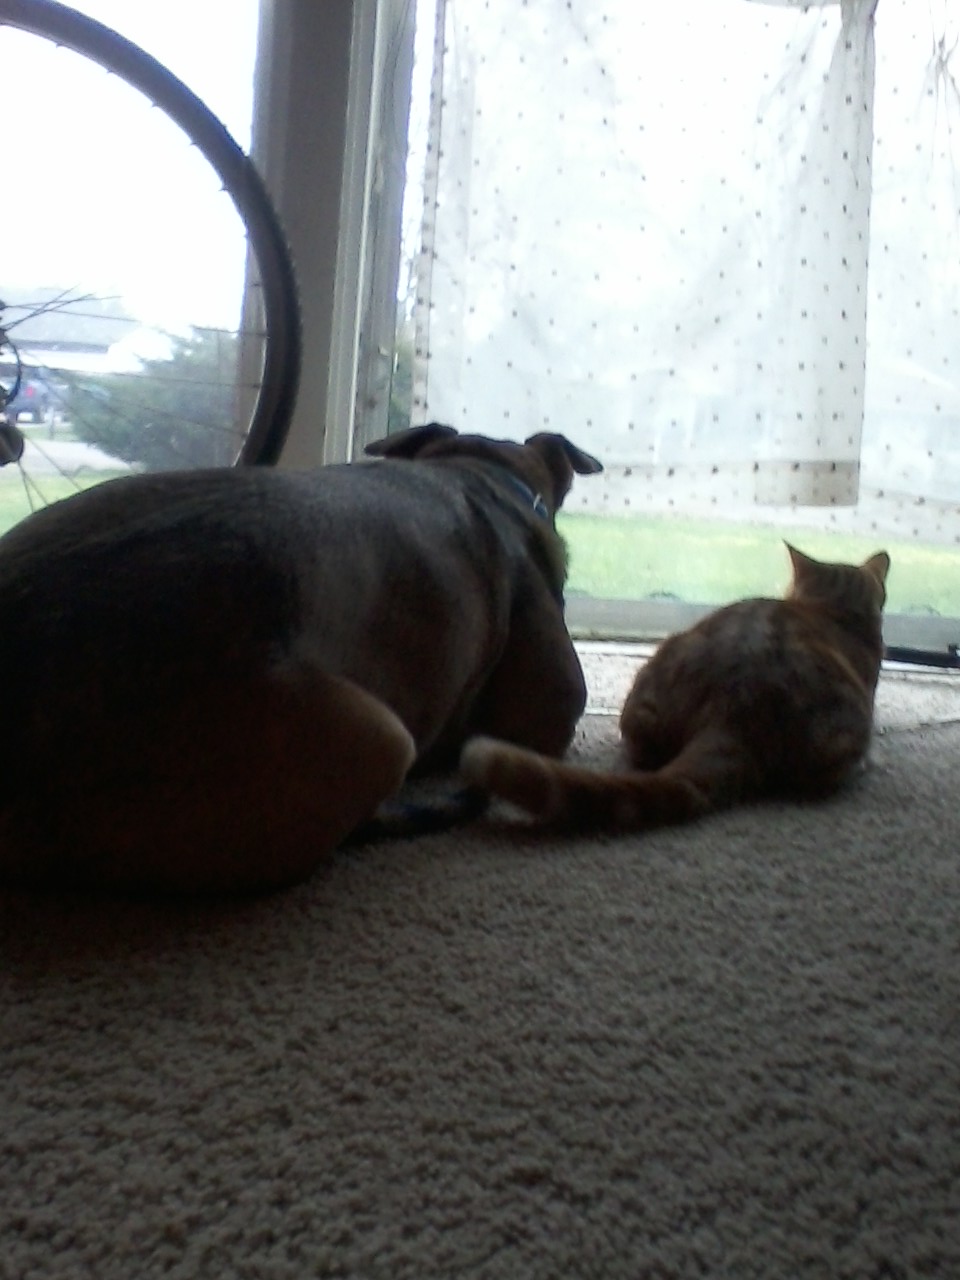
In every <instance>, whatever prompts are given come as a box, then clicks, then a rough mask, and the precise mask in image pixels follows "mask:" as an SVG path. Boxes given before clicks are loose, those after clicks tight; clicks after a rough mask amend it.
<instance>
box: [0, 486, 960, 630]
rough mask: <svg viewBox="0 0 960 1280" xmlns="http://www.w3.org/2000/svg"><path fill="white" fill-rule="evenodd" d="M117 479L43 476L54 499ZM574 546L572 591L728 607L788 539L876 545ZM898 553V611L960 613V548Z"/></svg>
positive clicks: (846, 539) (683, 540)
mask: <svg viewBox="0 0 960 1280" xmlns="http://www.w3.org/2000/svg"><path fill="white" fill-rule="evenodd" d="M107 478H108V476H107V475H106V474H104V473H102V472H97V473H95V472H85V473H83V474H81V475H78V476H77V477H76V478H75V479H70V480H68V479H65V478H63V477H61V476H50V477H43V481H42V483H43V493H44V499H45V500H46V502H52V501H55V500H56V499H58V498H63V497H66V496H67V495H68V494H70V493H73V492H75V491H76V488H77V487H78V486H79V487H80V488H87V487H89V486H90V485H92V484H96V483H97V482H99V481H101V480H105V479H107ZM29 514H30V503H29V501H28V499H27V496H26V493H25V492H24V488H23V484H22V482H21V479H20V475H19V473H18V471H17V469H16V467H6V468H4V469H3V470H0V532H3V531H4V530H6V529H8V528H10V527H11V526H12V525H14V524H16V523H17V521H19V520H22V519H23V518H24V516H27V515H29ZM559 524H560V528H561V531H562V532H563V535H564V537H565V538H566V540H567V544H568V546H569V548H570V562H571V571H570V581H569V584H568V588H567V590H568V594H570V595H575V594H579V595H587V596H593V597H595V598H597V599H606V600H650V599H654V600H658V599H660V600H662V599H674V600H680V601H683V602H685V603H687V604H708V605H712V604H724V603H726V602H727V601H729V600H739V599H743V598H744V597H745V596H755V595H765V596H770V595H774V596H776V595H779V594H780V593H781V592H782V591H783V588H784V586H785V585H786V583H787V582H788V580H789V576H790V571H789V563H788V559H787V553H786V550H785V549H784V546H783V541H784V539H785V538H786V539H788V540H789V541H790V542H793V543H795V544H796V545H797V546H798V547H800V549H801V550H803V551H806V552H808V553H809V554H810V555H812V556H816V557H817V558H818V559H822V560H846V561H860V560H865V559H866V557H867V556H868V555H870V554H871V552H873V551H877V550H879V549H880V548H879V545H878V543H877V541H876V539H872V538H864V537H859V536H857V537H855V536H852V535H851V536H848V535H844V534H836V533H816V532H812V531H811V530H809V529H787V528H782V529H781V528H770V527H765V526H761V525H730V524H724V523H720V522H713V521H708V520H685V519H675V518H670V517H663V518H660V519H657V518H653V517H650V518H646V519H644V518H639V517H632V516H585V515H566V514H564V515H561V517H560V520H559ZM882 545H883V547H884V549H885V550H886V551H888V552H889V553H890V556H891V560H892V568H891V571H890V579H889V582H888V584H887V585H888V593H889V597H888V604H887V610H888V612H890V613H913V614H938V615H940V616H941V617H948V618H955V617H960V548H954V547H945V546H939V545H935V544H931V543H922V542H906V541H893V540H890V539H885V540H882Z"/></svg>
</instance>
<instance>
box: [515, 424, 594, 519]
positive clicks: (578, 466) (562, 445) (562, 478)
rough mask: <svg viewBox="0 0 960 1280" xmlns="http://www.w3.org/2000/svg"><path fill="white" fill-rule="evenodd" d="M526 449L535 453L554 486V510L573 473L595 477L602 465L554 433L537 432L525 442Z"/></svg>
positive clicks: (571, 479) (564, 492)
mask: <svg viewBox="0 0 960 1280" xmlns="http://www.w3.org/2000/svg"><path fill="white" fill-rule="evenodd" d="M525 444H526V446H527V448H529V449H533V450H534V452H535V453H538V454H539V455H540V457H541V459H542V460H543V462H544V463H545V464H546V467H547V470H548V471H549V472H550V476H551V479H552V480H553V482H554V503H553V506H554V509H555V510H556V509H558V508H559V506H560V504H561V502H562V501H563V499H564V498H565V497H566V496H567V493H568V492H569V490H570V485H571V484H572V483H573V474H574V472H576V473H577V475H581V476H592V475H596V474H597V472H598V471H602V470H603V463H602V462H601V461H600V460H599V458H595V457H594V456H593V454H592V453H586V452H585V451H584V450H583V449H578V448H577V446H576V445H575V444H573V443H572V442H571V441H570V440H568V439H567V437H566V436H561V435H558V434H557V433H556V432H554V431H539V432H537V434H536V435H535V436H530V437H529V439H528V440H526V441H525Z"/></svg>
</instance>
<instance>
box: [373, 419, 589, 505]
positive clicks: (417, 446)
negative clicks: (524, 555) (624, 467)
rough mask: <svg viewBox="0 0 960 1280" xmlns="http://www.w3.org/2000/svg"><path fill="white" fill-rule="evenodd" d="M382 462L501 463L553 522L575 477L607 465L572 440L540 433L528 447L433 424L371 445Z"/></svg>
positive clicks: (525, 443)
mask: <svg viewBox="0 0 960 1280" xmlns="http://www.w3.org/2000/svg"><path fill="white" fill-rule="evenodd" d="M366 452H367V453H368V454H371V455H373V456H374V457H378V458H418V459H421V460H425V459H428V458H430V459H436V460H439V459H444V458H448V459H464V460H466V459H472V458H475V459H477V460H478V461H480V462H486V463H490V462H493V463H497V464H498V465H499V466H501V467H504V468H506V470H508V471H509V472H510V473H511V474H512V475H514V476H516V478H517V479H518V480H520V481H521V482H522V483H523V484H524V485H526V486H527V488H529V489H530V491H531V494H533V495H534V496H535V497H536V498H539V499H540V500H541V501H542V502H543V504H544V505H545V506H546V509H547V514H548V516H549V518H550V519H551V520H552V519H553V517H554V516H555V515H556V513H557V511H559V509H560V506H561V504H562V502H563V500H564V498H565V497H566V496H567V494H568V492H569V491H570V486H571V484H572V483H573V477H574V475H575V474H576V475H582V476H585V475H595V474H596V473H597V472H598V471H602V470H603V465H602V463H600V462H599V461H598V460H597V459H596V458H594V457H593V456H592V454H589V453H585V452H584V451H583V449H578V448H577V446H576V445H575V444H572V443H571V442H570V441H569V440H568V439H567V438H566V436H562V435H558V434H557V433H556V432H552V431H539V432H537V434H536V435H532V436H529V437H528V438H527V439H526V440H525V441H524V443H523V444H517V443H515V442H514V441H512V440H493V439H491V438H490V437H489V436H478V435H460V434H459V432H457V431H456V430H455V429H454V428H453V427H445V426H442V425H441V424H440V423H439V422H430V423H428V424H427V425H426V426H423V427H410V428H409V430H407V431H399V432H397V434H396V435H391V436H387V437H386V438H385V439H383V440H375V441H374V442H373V443H372V444H368V445H367V447H366Z"/></svg>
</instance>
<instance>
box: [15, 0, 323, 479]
mask: <svg viewBox="0 0 960 1280" xmlns="http://www.w3.org/2000/svg"><path fill="white" fill-rule="evenodd" d="M0 25H4V26H10V27H16V28H18V29H20V30H22V31H27V32H29V33H31V34H33V35H36V36H40V37H42V38H45V39H47V40H50V41H52V42H53V43H55V44H57V45H62V46H64V47H66V48H68V49H71V50H73V52H75V53H78V54H80V55H81V56H83V57H85V58H88V59H90V61H92V62H95V63H97V64H98V65H99V66H101V67H103V68H104V70H106V71H109V72H112V73H113V74H114V75H116V76H118V77H119V78H120V79H121V80H123V81H124V82H125V83H127V84H128V85H130V86H131V87H132V88H133V89H136V90H138V91H139V92H140V93H142V94H143V95H144V96H145V97H147V98H148V99H149V100H150V101H151V102H152V103H153V105H154V106H155V107H157V108H158V109H159V110H160V111H162V112H163V113H164V114H165V115H166V116H168V117H169V118H170V119H171V120H172V121H173V122H174V123H175V124H176V125H177V126H178V127H179V128H180V129H181V130H182V132H183V133H185V134H186V136H187V138H188V139H189V141H190V142H191V143H192V144H193V145H194V146H195V147H197V149H198V150H199V151H200V152H201V154H202V155H203V156H204V158H205V160H206V161H207V163H208V164H209V165H210V167H211V168H212V169H213V170H214V171H215V172H216V174H217V176H218V177H219V179H220V181H221V183H222V184H223V188H224V190H225V192H226V193H227V195H228V196H229V197H230V199H231V201H232V202H233V205H234V207H235V209H236V210H237V213H238V214H239V216H240V218H241V220H242V222H243V224H244V227H245V229H246V232H247V236H248V242H249V244H250V246H251V248H252V251H253V254H254V256H255V257H256V260H257V265H258V268H259V272H260V284H261V289H262V296H263V311H264V328H265V351H264V357H263V375H262V379H261V382H260V387H259V390H258V393H257V403H256V406H255V408H254V410H253V413H252V414H251V422H250V426H249V429H248V431H247V434H246V437H245V439H244V442H243V444H242V446H241V448H240V451H239V453H238V455H237V458H236V459H235V463H234V465H263V466H269V465H272V464H273V463H275V462H276V461H277V459H278V458H279V456H280V451H281V449H282V447H283V444H284V441H285V440H286V436H287V431H288V428H289V426H290V419H291V418H292V416H293V411H294V408H295V405H296V398H297V390H298V385H299V379H300V366H301V348H302V337H301V325H300V304H299V296H298V292H297V283H296V275H295V272H294V267H293V262H292V259H291V255H290V249H289V246H288V244H287V239H286V235H285V233H284V231H283V227H282V226H281V223H280V219H279V217H278V216H277V213H276V211H275V209H274V207H273V203H272V201H271V199H270V196H269V194H268V192H267V189H266V186H265V184H264V182H263V179H262V178H261V176H260V174H259V172H258V171H257V169H256V167H255V166H254V164H253V161H252V160H251V159H250V157H249V156H248V155H247V154H246V152H245V151H244V150H243V149H242V148H241V147H240V146H239V145H238V144H237V143H236V142H235V141H234V139H233V137H232V136H231V134H230V133H229V132H228V130H227V129H226V128H225V127H224V125H223V124H221V122H220V121H219V120H218V119H217V117H216V116H215V115H214V114H213V112H212V111H210V109H209V108H208V107H207V106H206V104H205V103H204V102H203V101H202V100H201V99H200V98H198V97H197V95H196V94H195V93H194V92H193V91H192V90H191V89H189V88H187V86H186V85H185V84H184V83H183V82H182V81H181V80H179V79H178V78H177V77H176V76H175V75H174V74H173V72H171V71H169V70H168V69H167V68H166V67H165V66H164V65H163V64H162V63H160V62H158V61H157V59H156V58H154V57H153V56H152V55H151V54H149V53H147V52H146V51H145V50H143V49H141V48H140V46H139V45H136V44H134V43H133V41H131V40H128V39H127V38H126V37H125V36H122V35H120V34H119V32H117V31H114V30H113V29H112V28H111V27H107V26H105V25H104V24H103V23H101V22H98V21H97V20H96V19H95V18H89V17H87V15H86V14H83V13H79V12H77V10H76V9H71V8H70V7H69V6H67V5H64V4H61V3H59V0H0Z"/></svg>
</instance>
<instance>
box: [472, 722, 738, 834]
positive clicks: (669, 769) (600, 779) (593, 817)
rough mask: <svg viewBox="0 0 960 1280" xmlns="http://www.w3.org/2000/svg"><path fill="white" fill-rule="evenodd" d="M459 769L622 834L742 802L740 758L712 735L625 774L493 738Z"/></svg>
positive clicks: (555, 819) (523, 801)
mask: <svg viewBox="0 0 960 1280" xmlns="http://www.w3.org/2000/svg"><path fill="white" fill-rule="evenodd" d="M460 768H461V772H462V773H463V775H464V776H465V778H466V779H467V781H468V782H469V783H470V784H471V785H473V786H477V787H482V788H483V789H484V790H485V791H488V792H489V793H490V794H491V795H495V796H499V797H500V798H501V799H503V800H508V801H510V803H511V804H514V805H517V806H518V807H519V808H520V809H524V810H525V811H526V812H527V813H529V814H530V815H531V816H533V817H535V818H538V819H540V820H541V821H544V822H549V823H554V824H565V825H569V826H571V827H581V828H588V829H589V828H593V829H600V828H608V829H611V830H620V831H644V830H649V829H652V828H654V827H663V826H669V825H672V824H674V823H682V822H692V821H694V820H695V819H697V818H700V817H702V816H703V815H704V814H706V813H709V812H711V811H712V810H714V809H718V808H721V807H723V806H724V805H726V804H729V803H731V802H732V801H733V800H735V799H737V798H738V796H739V793H740V791H741V783H742V778H741V772H740V768H739V766H738V763H737V761H736V757H735V756H734V755H732V754H731V753H730V752H729V751H728V750H722V749H720V747H719V744H718V742H717V741H716V740H715V739H707V738H695V739H693V740H692V741H691V742H690V743H689V744H688V745H687V746H686V747H685V748H684V749H683V750H682V751H681V752H680V754H679V755H677V756H676V757H675V758H674V759H673V760H672V761H671V762H670V763H669V764H668V765H666V766H664V767H663V768H662V769H657V770H654V771H651V772H644V771H639V770H633V771H627V772H623V773H600V772H594V771H592V770H590V769H583V768H580V767H579V766H576V765H570V764H563V763H561V762H560V761H557V760H551V759H549V758H548V757H546V756H541V755H538V754H537V753H536V752H535V751H527V750H526V749H524V748H522V747H515V746H512V745H510V744H509V743H506V742H500V741H497V740H496V739H493V738H473V739H471V741H469V742H468V743H467V744H466V746H465V747H464V749H463V754H462V756H461V758H460Z"/></svg>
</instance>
